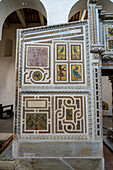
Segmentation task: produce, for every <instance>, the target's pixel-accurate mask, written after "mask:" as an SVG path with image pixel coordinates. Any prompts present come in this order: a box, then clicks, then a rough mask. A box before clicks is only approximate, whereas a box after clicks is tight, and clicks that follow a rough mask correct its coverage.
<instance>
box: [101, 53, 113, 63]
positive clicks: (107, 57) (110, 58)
mask: <svg viewBox="0 0 113 170" xmlns="http://www.w3.org/2000/svg"><path fill="white" fill-rule="evenodd" d="M101 55H102V60H105V61H113V52H103V53H102V54H101Z"/></svg>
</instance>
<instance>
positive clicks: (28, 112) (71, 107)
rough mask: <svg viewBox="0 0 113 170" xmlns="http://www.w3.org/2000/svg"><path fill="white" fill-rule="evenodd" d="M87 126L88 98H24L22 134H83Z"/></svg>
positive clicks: (56, 96) (30, 96)
mask: <svg viewBox="0 0 113 170" xmlns="http://www.w3.org/2000/svg"><path fill="white" fill-rule="evenodd" d="M86 124H87V122H86V96H72V95H71V97H70V96H59V95H54V96H53V95H50V96H43V95H33V96H32V95H24V96H23V119H22V125H23V127H22V134H29V133H30V134H38V135H39V134H58V133H59V134H60V133H61V134H70V133H73V134H76V133H80V134H83V133H87V126H86Z"/></svg>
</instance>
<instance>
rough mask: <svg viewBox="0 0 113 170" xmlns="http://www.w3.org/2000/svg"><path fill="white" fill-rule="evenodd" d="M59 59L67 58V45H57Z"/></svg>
mask: <svg viewBox="0 0 113 170" xmlns="http://www.w3.org/2000/svg"><path fill="white" fill-rule="evenodd" d="M57 60H66V45H60V44H59V45H57Z"/></svg>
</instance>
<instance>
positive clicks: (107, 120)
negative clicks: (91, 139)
mask: <svg viewBox="0 0 113 170" xmlns="http://www.w3.org/2000/svg"><path fill="white" fill-rule="evenodd" d="M111 127H112V117H107V116H104V117H103V134H104V135H106V134H107V129H109V128H111Z"/></svg>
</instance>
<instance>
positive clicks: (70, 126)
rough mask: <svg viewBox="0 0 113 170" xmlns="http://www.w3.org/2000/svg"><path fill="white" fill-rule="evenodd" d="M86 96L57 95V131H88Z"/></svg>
mask: <svg viewBox="0 0 113 170" xmlns="http://www.w3.org/2000/svg"><path fill="white" fill-rule="evenodd" d="M85 107H86V98H85V97H83V96H71V97H69V96H56V97H55V121H56V133H86V132H87V129H86V128H87V127H86V108H85Z"/></svg>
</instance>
